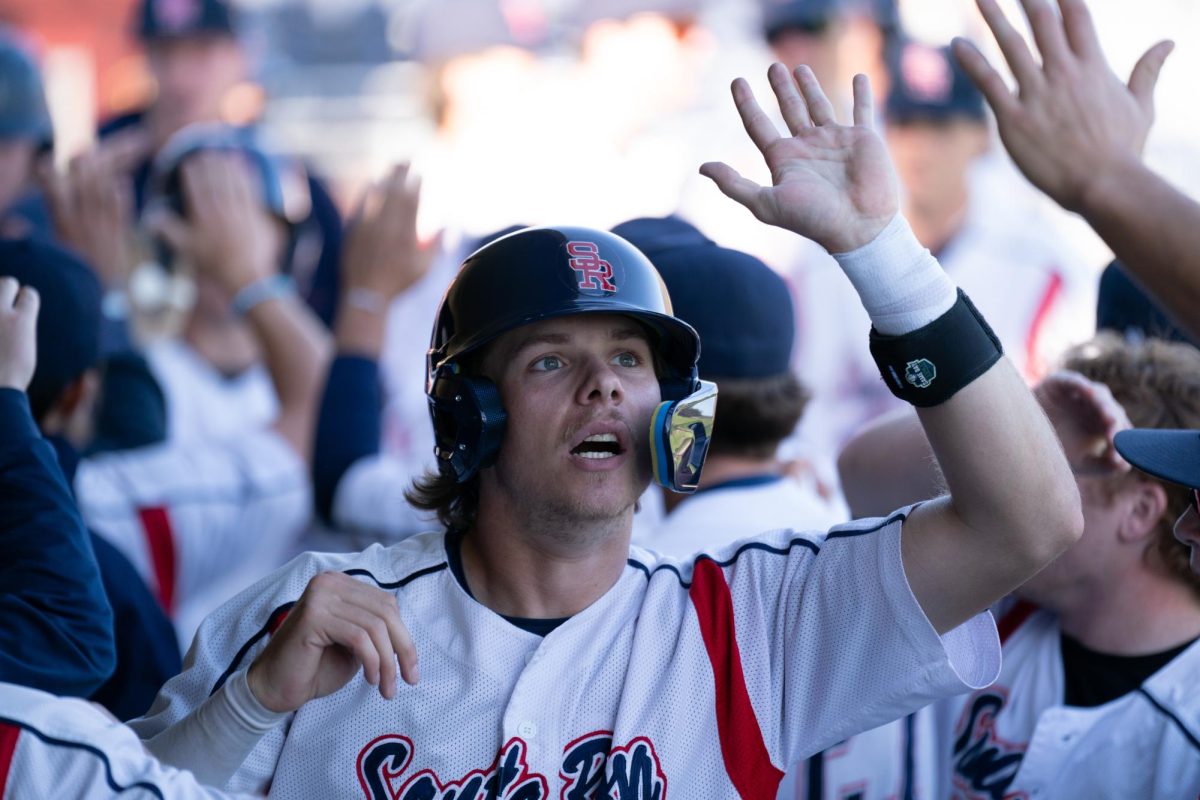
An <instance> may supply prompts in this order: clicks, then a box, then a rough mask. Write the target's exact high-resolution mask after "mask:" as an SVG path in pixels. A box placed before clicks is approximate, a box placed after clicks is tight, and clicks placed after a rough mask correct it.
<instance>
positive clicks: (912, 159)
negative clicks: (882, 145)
mask: <svg viewBox="0 0 1200 800" xmlns="http://www.w3.org/2000/svg"><path fill="white" fill-rule="evenodd" d="M987 137H988V133H987V127H986V126H984V125H983V124H982V123H978V122H972V121H970V120H966V119H956V120H949V121H947V122H937V123H935V122H906V123H904V124H896V123H891V124H889V125H888V127H887V142H888V150H889V151H890V152H891V154H892V159H893V160H894V161H895V163H896V172H897V173H898V174H899V175H900V180H901V182H902V183H903V184H904V188H905V191H906V192H907V197H906V202H907V203H908V204H909V206H910V207H912V208H913V209H914V210H917V211H919V212H920V213H924V214H938V213H943V212H950V211H957V210H958V209H959V208H960V207H961V204H962V203H963V202H965V193H966V190H967V189H966V187H967V180H966V175H967V170H968V168H969V167H970V166H971V163H972V162H973V161H974V160H975V159H976V158H978V157H979V156H981V155H983V153H984V152H985V151H986V149H987Z"/></svg>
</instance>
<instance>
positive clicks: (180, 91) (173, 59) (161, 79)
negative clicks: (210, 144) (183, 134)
mask: <svg viewBox="0 0 1200 800" xmlns="http://www.w3.org/2000/svg"><path fill="white" fill-rule="evenodd" d="M146 55H147V60H148V62H149V64H150V71H151V73H152V74H153V75H154V82H155V84H156V85H157V90H158V94H157V97H156V98H155V101H154V103H155V114H156V115H157V116H158V117H159V119H160V124H161V125H162V126H163V127H164V128H166V129H169V131H168V132H174V131H177V130H179V129H180V128H182V127H184V126H185V125H191V124H193V123H197V122H216V121H218V120H219V119H220V118H221V104H222V101H223V100H224V99H225V97H226V95H227V93H228V92H229V90H230V89H231V88H233V87H234V86H235V85H237V83H238V82H239V81H241V80H242V79H243V78H244V77H245V61H244V59H243V57H242V53H241V49H240V47H239V46H238V43H237V40H236V39H234V38H233V37H232V36H193V37H186V38H182V39H165V40H163V41H156V42H152V43H150V44H149V45H148V46H147V48H146Z"/></svg>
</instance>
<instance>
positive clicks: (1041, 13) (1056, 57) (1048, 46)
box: [1021, 0, 1072, 71]
mask: <svg viewBox="0 0 1200 800" xmlns="http://www.w3.org/2000/svg"><path fill="white" fill-rule="evenodd" d="M1021 7H1022V8H1024V9H1025V16H1026V17H1028V18H1029V27H1030V29H1031V30H1032V31H1033V40H1034V41H1035V42H1036V43H1037V47H1038V52H1039V53H1041V54H1042V66H1043V67H1045V69H1046V70H1047V71H1053V70H1056V69H1060V68H1061V67H1063V66H1064V65H1066V64H1067V63H1069V62H1070V61H1071V60H1072V56H1071V53H1070V51H1069V50H1068V49H1067V37H1066V36H1065V35H1063V23H1062V20H1061V19H1059V18H1058V12H1057V11H1055V10H1054V6H1053V5H1051V4H1050V2H1049V0H1021Z"/></svg>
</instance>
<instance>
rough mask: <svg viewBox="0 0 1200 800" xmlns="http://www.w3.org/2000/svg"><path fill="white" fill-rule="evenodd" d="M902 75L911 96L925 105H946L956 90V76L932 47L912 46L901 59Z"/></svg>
mask: <svg viewBox="0 0 1200 800" xmlns="http://www.w3.org/2000/svg"><path fill="white" fill-rule="evenodd" d="M900 75H901V77H902V79H903V80H904V85H905V87H906V88H907V89H908V92H909V94H911V95H912V96H913V97H915V98H916V99H917V100H918V101H920V102H923V103H944V102H946V100H947V99H949V97H950V94H951V92H952V91H953V89H954V74H953V73H952V72H951V71H950V65H949V64H948V63H947V62H946V59H945V57H944V56H942V54H941V53H939V52H938V51H937V50H934V49H933V48H931V47H925V46H922V45H919V44H910V45H909V46H908V47H905V48H904V53H903V55H902V56H901V57H900Z"/></svg>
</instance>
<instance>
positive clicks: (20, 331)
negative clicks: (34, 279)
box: [0, 275, 41, 392]
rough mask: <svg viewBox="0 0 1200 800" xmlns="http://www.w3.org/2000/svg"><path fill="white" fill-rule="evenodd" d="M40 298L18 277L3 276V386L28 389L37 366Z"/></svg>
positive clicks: (0, 305)
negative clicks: (21, 283) (21, 282)
mask: <svg viewBox="0 0 1200 800" xmlns="http://www.w3.org/2000/svg"><path fill="white" fill-rule="evenodd" d="M40 305H41V298H39V297H38V293H37V291H36V290H34V289H33V288H32V287H30V286H25V287H22V286H21V285H20V284H19V283H17V279H16V278H12V277H9V276H7V275H6V276H4V277H0V388H4V389H17V390H19V391H22V392H23V391H25V390H26V389H28V388H29V382H30V381H32V380H33V371H34V369H35V367H36V366H37V315H38V308H39V307H40Z"/></svg>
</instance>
